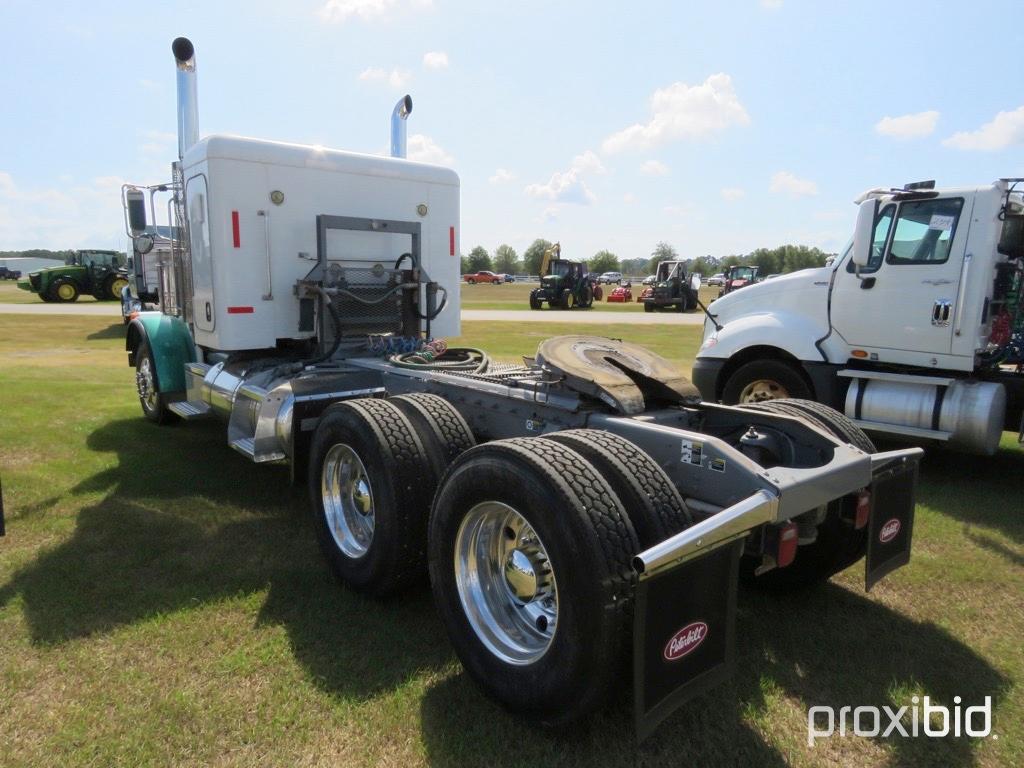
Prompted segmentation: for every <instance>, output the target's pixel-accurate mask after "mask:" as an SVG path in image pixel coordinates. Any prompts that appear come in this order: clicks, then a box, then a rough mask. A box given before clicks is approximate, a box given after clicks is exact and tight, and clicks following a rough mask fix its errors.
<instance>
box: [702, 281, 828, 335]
mask: <svg viewBox="0 0 1024 768" xmlns="http://www.w3.org/2000/svg"><path fill="white" fill-rule="evenodd" d="M833 269H834V267H815V268H813V269H801V270H800V271H799V272H790V273H789V274H788V275H782V276H781V277H776V278H774V279H773V280H765V281H764V282H761V283H756V284H754V285H748V286H747V287H746V288H740V289H739V290H736V291H733V292H732V293H730V294H729V295H727V296H723V297H722V298H720V299H715V300H714V301H713V302H712V303H711V306H710V307H708V309H710V310H711V314H713V315H717V316H718V324H719V325H725V324H726V323H728V322H729V320H730V319H734V318H737V317H741V316H744V315H750V314H757V313H762V312H764V313H771V312H774V311H777V310H779V309H787V310H790V311H793V310H797V311H800V312H801V313H816V310H817V309H818V308H819V307H820V308H821V309H822V310H824V309H825V306H826V303H827V302H826V300H825V297H826V295H827V294H828V286H829V281H830V280H831V279H832V270H833ZM821 314H822V316H823V317H824V312H823V311H822V312H821ZM826 322H827V318H826Z"/></svg>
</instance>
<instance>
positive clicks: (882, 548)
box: [864, 459, 918, 590]
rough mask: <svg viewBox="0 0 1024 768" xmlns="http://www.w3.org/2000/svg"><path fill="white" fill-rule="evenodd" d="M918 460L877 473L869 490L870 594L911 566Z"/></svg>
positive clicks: (867, 569)
mask: <svg viewBox="0 0 1024 768" xmlns="http://www.w3.org/2000/svg"><path fill="white" fill-rule="evenodd" d="M917 470H918V461H917V459H913V460H908V461H901V462H894V463H892V464H890V465H889V466H886V467H883V468H882V469H881V470H876V471H875V473H874V479H873V480H872V482H871V485H870V486H869V488H868V490H869V491H870V493H871V516H870V518H869V522H868V554H867V558H866V559H865V561H866V565H865V568H864V589H865V590H870V589H871V588H872V587H873V586H874V585H875V584H877V583H878V582H879V581H880V580H881V579H882V578H883V577H884V576H885V575H886V574H888V573H891V572H892V571H894V570H896V569H897V568H899V567H901V566H904V565H906V564H907V563H909V562H910V543H911V538H912V535H913V532H914V504H915V490H916V488H917Z"/></svg>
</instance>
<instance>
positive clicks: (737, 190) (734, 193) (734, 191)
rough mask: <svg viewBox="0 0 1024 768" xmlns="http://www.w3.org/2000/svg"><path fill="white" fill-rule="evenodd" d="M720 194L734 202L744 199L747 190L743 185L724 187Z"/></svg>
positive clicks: (724, 198)
mask: <svg viewBox="0 0 1024 768" xmlns="http://www.w3.org/2000/svg"><path fill="white" fill-rule="evenodd" d="M719 194H720V195H721V196H722V199H723V200H728V201H729V202H733V201H736V200H740V199H742V198H743V197H744V196H745V195H746V194H747V190H745V189H743V188H742V187H722V189H721V190H720V191H719Z"/></svg>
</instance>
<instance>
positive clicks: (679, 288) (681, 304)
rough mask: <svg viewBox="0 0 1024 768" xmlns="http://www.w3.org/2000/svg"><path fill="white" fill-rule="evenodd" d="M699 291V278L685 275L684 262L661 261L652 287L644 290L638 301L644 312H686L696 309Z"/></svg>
mask: <svg viewBox="0 0 1024 768" xmlns="http://www.w3.org/2000/svg"><path fill="white" fill-rule="evenodd" d="M694 278H695V279H694ZM699 290H700V277H697V276H696V275H694V276H692V277H691V276H689V275H687V274H686V262H684V261H663V262H661V263H660V264H658V274H657V275H655V282H654V285H652V286H650V287H649V288H645V289H644V291H643V293H641V294H640V301H642V302H643V304H644V312H653V311H655V310H656V309H674V310H676V311H677V312H686V311H688V310H691V309H695V308H696V307H697V291H699Z"/></svg>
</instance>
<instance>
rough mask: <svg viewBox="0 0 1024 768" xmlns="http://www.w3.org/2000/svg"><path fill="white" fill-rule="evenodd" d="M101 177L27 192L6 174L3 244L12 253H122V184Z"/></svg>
mask: <svg viewBox="0 0 1024 768" xmlns="http://www.w3.org/2000/svg"><path fill="white" fill-rule="evenodd" d="M123 182H124V180H123V179H121V178H120V177H118V176H101V177H97V178H95V179H93V180H92V182H91V183H87V184H71V185H64V184H62V185H61V186H59V187H31V188H28V187H22V186H21V185H19V184H18V182H17V181H16V180H15V179H14V177H13V176H11V175H10V174H9V173H5V172H2V171H0V242H2V243H4V244H5V247H6V248H9V249H12V250H16V249H26V248H51V249H60V248H84V247H90V246H91V247H99V248H111V247H116V248H121V247H123V245H124V243H123V240H124V236H123V234H122V233H121V228H120V227H121V224H120V222H121V221H122V212H121V197H120V189H121V184H122V183H123Z"/></svg>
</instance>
